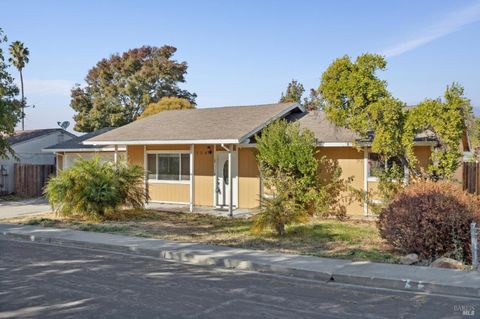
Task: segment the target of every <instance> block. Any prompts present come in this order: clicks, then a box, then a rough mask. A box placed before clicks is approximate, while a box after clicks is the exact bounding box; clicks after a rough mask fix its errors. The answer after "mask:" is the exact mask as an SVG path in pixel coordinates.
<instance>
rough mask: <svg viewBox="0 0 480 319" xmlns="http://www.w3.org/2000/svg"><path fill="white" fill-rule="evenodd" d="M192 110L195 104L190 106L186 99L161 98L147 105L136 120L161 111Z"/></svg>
mask: <svg viewBox="0 0 480 319" xmlns="http://www.w3.org/2000/svg"><path fill="white" fill-rule="evenodd" d="M194 108H195V104H192V103H191V102H190V101H189V100H187V99H182V98H179V97H162V98H161V99H160V101H158V102H156V103H151V104H149V105H148V106H147V107H146V108H145V110H144V111H143V113H142V114H141V115H140V116H139V117H138V119H143V118H146V117H147V116H151V115H154V114H157V113H160V112H162V111H170V110H188V109H194Z"/></svg>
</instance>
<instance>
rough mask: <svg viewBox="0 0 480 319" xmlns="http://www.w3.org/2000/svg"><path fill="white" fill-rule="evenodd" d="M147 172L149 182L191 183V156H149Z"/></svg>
mask: <svg viewBox="0 0 480 319" xmlns="http://www.w3.org/2000/svg"><path fill="white" fill-rule="evenodd" d="M147 170H148V179H149V180H158V181H189V180H190V154H184V153H155V154H147Z"/></svg>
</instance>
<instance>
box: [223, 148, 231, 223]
mask: <svg viewBox="0 0 480 319" xmlns="http://www.w3.org/2000/svg"><path fill="white" fill-rule="evenodd" d="M221 146H222V148H223V149H224V150H226V151H227V152H228V193H229V194H228V199H229V200H228V215H229V216H230V217H233V203H232V202H233V184H232V145H230V147H228V148H227V147H225V145H224V144H223V143H222V144H221Z"/></svg>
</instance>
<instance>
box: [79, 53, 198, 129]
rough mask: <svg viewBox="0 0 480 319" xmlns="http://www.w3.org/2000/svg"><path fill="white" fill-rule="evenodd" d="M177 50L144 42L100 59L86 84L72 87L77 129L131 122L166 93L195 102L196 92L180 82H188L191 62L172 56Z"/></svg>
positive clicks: (91, 70) (113, 125)
mask: <svg viewBox="0 0 480 319" xmlns="http://www.w3.org/2000/svg"><path fill="white" fill-rule="evenodd" d="M176 51H177V49H176V48H174V47H172V46H163V47H161V48H157V47H150V46H143V47H141V48H137V49H132V50H128V51H127V52H124V53H123V54H121V55H120V54H113V55H112V56H111V57H110V58H108V59H103V60H101V61H100V62H98V63H97V65H96V66H95V67H93V68H92V69H90V71H89V72H88V74H87V77H86V78H85V82H86V83H87V85H86V87H84V88H82V87H80V86H77V87H75V88H73V89H72V92H71V102H70V106H71V107H72V108H73V109H74V111H75V112H76V114H75V116H74V119H75V121H76V125H75V130H77V131H81V132H91V131H94V130H97V129H100V128H103V127H109V126H110V127H117V126H122V125H125V124H128V123H130V122H132V121H134V120H135V119H137V117H138V116H139V115H140V114H142V112H143V111H144V109H145V108H146V107H147V105H149V104H151V103H156V102H158V101H160V99H161V98H163V97H179V98H183V99H186V100H188V101H190V102H191V103H192V104H194V102H195V97H196V94H194V93H190V92H188V91H186V90H182V89H180V88H179V86H178V84H179V83H183V82H185V74H186V73H187V63H186V62H177V61H176V60H174V59H172V57H173V55H174V53H175V52H176Z"/></svg>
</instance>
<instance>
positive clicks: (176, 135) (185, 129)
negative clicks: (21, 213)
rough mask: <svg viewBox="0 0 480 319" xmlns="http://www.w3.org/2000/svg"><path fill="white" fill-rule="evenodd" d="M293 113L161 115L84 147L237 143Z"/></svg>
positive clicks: (273, 109)
mask: <svg viewBox="0 0 480 319" xmlns="http://www.w3.org/2000/svg"><path fill="white" fill-rule="evenodd" d="M295 110H300V106H299V105H298V104H297V103H278V104H266V105H250V106H237V107H231V106H230V107H216V108H200V109H192V110H174V111H164V112H161V113H159V114H155V115H152V116H149V117H147V118H145V119H142V120H137V121H135V122H132V123H130V124H127V125H125V126H122V127H119V128H116V129H114V130H111V131H109V132H106V133H104V134H101V135H99V136H95V137H93V138H90V139H89V140H88V141H86V143H89V144H91V143H93V144H107V143H112V142H117V143H121V142H127V143H126V144H128V143H129V142H148V141H151V142H154V141H162V142H167V143H168V142H170V141H171V142H176V143H181V142H185V143H187V142H188V141H201V140H203V141H213V140H216V141H219V142H222V141H229V142H227V143H237V142H241V140H242V139H243V138H246V137H248V136H249V134H251V133H254V132H256V130H257V129H259V128H262V127H263V126H264V125H266V124H268V123H269V122H271V121H273V120H275V119H277V118H279V117H281V116H284V115H286V114H288V113H289V112H294V111H295ZM235 141H236V142H235ZM122 144H124V143H122Z"/></svg>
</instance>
